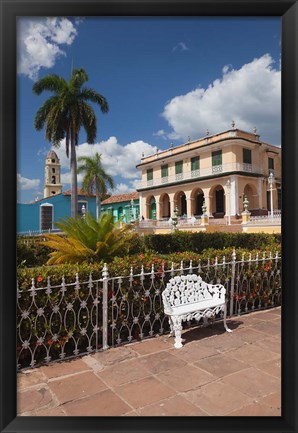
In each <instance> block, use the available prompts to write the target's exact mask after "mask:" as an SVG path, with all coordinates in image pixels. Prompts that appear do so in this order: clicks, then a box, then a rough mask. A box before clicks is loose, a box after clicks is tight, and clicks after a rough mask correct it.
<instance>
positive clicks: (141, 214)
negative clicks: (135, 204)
mask: <svg viewBox="0 0 298 433" xmlns="http://www.w3.org/2000/svg"><path fill="white" fill-rule="evenodd" d="M142 216H144V218H145V215H144V211H143V209H142V196H141V195H140V194H139V220H141V219H142Z"/></svg>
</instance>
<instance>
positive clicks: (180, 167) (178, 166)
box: [175, 161, 183, 174]
mask: <svg viewBox="0 0 298 433" xmlns="http://www.w3.org/2000/svg"><path fill="white" fill-rule="evenodd" d="M181 173H183V161H177V162H175V174H181Z"/></svg>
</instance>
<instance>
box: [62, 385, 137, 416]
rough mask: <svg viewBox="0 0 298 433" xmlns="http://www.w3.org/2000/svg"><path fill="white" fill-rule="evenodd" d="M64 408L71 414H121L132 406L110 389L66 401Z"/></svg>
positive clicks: (128, 410)
mask: <svg viewBox="0 0 298 433" xmlns="http://www.w3.org/2000/svg"><path fill="white" fill-rule="evenodd" d="M63 409H64V410H65V412H66V414H67V415H69V416H119V415H124V414H126V413H129V412H131V408H130V407H129V406H128V405H127V404H126V403H124V401H122V400H121V399H120V398H119V397H118V396H117V395H116V394H115V393H114V392H112V391H111V390H109V389H108V390H105V391H102V392H99V393H98V394H95V395H92V396H89V397H86V398H82V399H80V400H75V401H71V402H69V403H66V404H65V405H64V406H63Z"/></svg>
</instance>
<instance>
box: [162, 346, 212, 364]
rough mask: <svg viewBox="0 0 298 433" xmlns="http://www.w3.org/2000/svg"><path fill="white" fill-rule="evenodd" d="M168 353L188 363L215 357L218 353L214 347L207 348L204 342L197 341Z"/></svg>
mask: <svg viewBox="0 0 298 433" xmlns="http://www.w3.org/2000/svg"><path fill="white" fill-rule="evenodd" d="M169 353H171V354H173V355H175V356H176V357H178V358H181V359H183V360H184V361H186V362H188V363H193V362H195V361H197V360H198V359H202V358H208V357H209V356H212V355H216V354H217V353H218V352H217V350H216V349H215V348H214V347H208V346H207V345H206V340H205V341H204V342H202V341H198V342H192V343H189V344H185V346H183V347H182V348H181V349H172V350H171V351H169Z"/></svg>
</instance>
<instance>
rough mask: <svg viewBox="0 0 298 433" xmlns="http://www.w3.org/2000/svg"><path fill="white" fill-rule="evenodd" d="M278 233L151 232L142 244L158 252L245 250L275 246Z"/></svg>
mask: <svg viewBox="0 0 298 433" xmlns="http://www.w3.org/2000/svg"><path fill="white" fill-rule="evenodd" d="M280 243H281V235H280V234H267V233H221V232H216V233H204V232H198V233H187V232H182V231H181V232H176V233H169V234H152V235H147V236H145V237H144V244H145V248H146V249H147V250H151V251H155V252H157V253H160V254H169V253H172V252H177V251H180V252H183V251H194V252H197V253H201V252H202V251H204V250H206V249H209V248H215V249H223V248H226V247H235V248H245V249H247V250H254V249H264V248H267V247H271V248H275V245H277V244H278V245H280Z"/></svg>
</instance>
